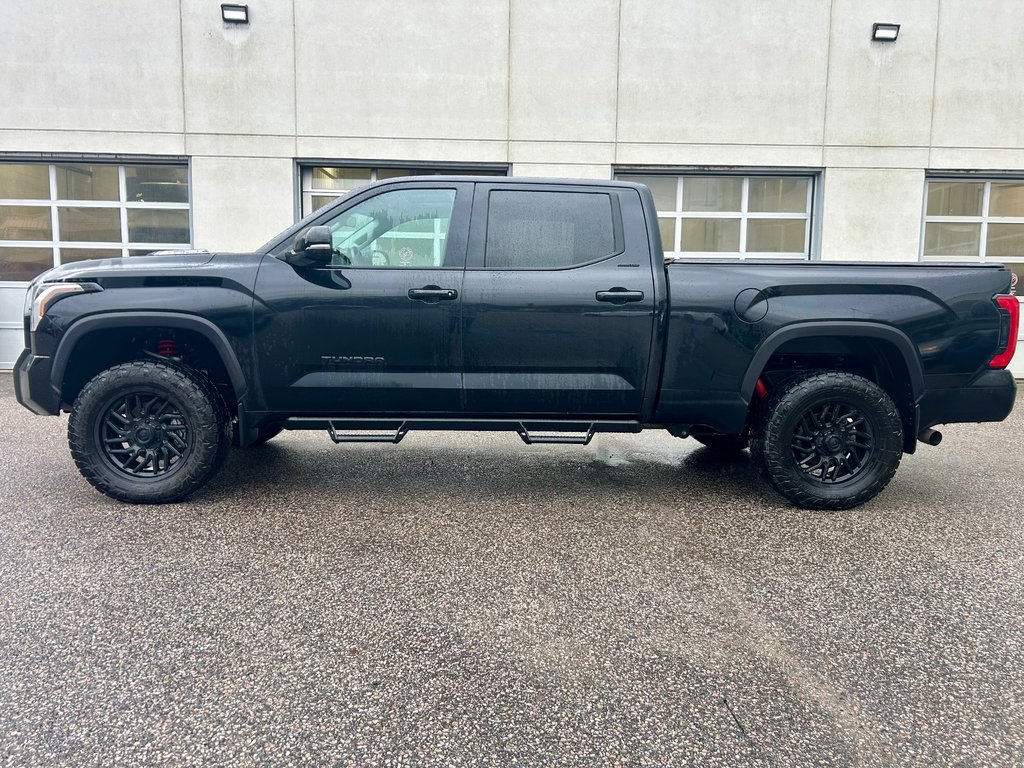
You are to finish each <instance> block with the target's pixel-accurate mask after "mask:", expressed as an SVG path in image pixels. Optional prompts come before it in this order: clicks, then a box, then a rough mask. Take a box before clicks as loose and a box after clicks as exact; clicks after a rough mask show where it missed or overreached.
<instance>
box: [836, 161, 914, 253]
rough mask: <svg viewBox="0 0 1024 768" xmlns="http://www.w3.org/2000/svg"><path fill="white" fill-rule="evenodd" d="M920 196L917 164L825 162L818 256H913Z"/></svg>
mask: <svg viewBox="0 0 1024 768" xmlns="http://www.w3.org/2000/svg"><path fill="white" fill-rule="evenodd" d="M923 199H924V171H923V170H913V169H892V168H829V169H828V171H827V172H826V173H825V201H824V205H823V214H824V220H823V222H822V242H821V256H822V258H823V259H825V260H854V261H917V260H918V247H919V244H920V239H921V207H922V203H923Z"/></svg>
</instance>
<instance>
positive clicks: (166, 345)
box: [156, 339, 178, 357]
mask: <svg viewBox="0 0 1024 768" xmlns="http://www.w3.org/2000/svg"><path fill="white" fill-rule="evenodd" d="M156 353H157V354H158V355H160V356H161V357H176V356H177V354H178V342H176V341H175V340H174V339H160V341H158V342H157V343H156Z"/></svg>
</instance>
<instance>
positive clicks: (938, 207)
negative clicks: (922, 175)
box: [927, 181, 985, 216]
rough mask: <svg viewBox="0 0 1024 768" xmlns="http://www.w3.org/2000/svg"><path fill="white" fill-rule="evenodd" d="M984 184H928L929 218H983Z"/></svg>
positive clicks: (950, 182) (933, 182) (958, 182)
mask: <svg viewBox="0 0 1024 768" xmlns="http://www.w3.org/2000/svg"><path fill="white" fill-rule="evenodd" d="M984 196H985V184H984V182H977V183H975V182H962V181H930V182H928V207H927V215H929V216H981V204H982V200H983V199H984Z"/></svg>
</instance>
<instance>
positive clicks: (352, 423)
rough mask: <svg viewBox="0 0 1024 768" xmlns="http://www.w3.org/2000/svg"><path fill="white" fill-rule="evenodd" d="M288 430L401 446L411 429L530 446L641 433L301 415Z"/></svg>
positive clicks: (601, 427) (630, 427) (618, 427)
mask: <svg viewBox="0 0 1024 768" xmlns="http://www.w3.org/2000/svg"><path fill="white" fill-rule="evenodd" d="M284 428H285V429H325V430H327V434H329V435H330V437H331V440H333V441H334V442H335V443H391V444H395V443H400V442H401V441H402V438H404V437H405V436H406V435H407V434H408V433H409V431H410V430H420V431H426V430H462V431H470V432H515V433H516V434H518V435H519V437H520V438H522V441H523V442H524V443H526V444H527V445H545V444H549V445H550V444H555V445H588V444H589V443H590V441H591V440H592V439H593V438H594V435H595V434H597V433H598V432H620V433H637V432H640V430H641V429H642V426H641V424H640V422H638V421H573V420H570V421H546V420H542V421H523V420H518V419H375V418H369V419H330V418H325V417H317V416H312V417H308V416H300V417H294V418H290V419H285V421H284Z"/></svg>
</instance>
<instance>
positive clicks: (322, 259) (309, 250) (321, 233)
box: [288, 226, 334, 266]
mask: <svg viewBox="0 0 1024 768" xmlns="http://www.w3.org/2000/svg"><path fill="white" fill-rule="evenodd" d="M333 253H334V240H333V238H332V237H331V228H330V227H323V226H321V227H310V228H309V229H307V230H305V231H304V232H300V233H299V234H298V235H296V236H295V242H294V244H293V245H292V254H291V256H290V257H289V258H288V261H289V262H290V263H292V264H297V265H299V266H310V265H313V264H326V263H327V262H329V261H330V260H331V255H332V254H333Z"/></svg>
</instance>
